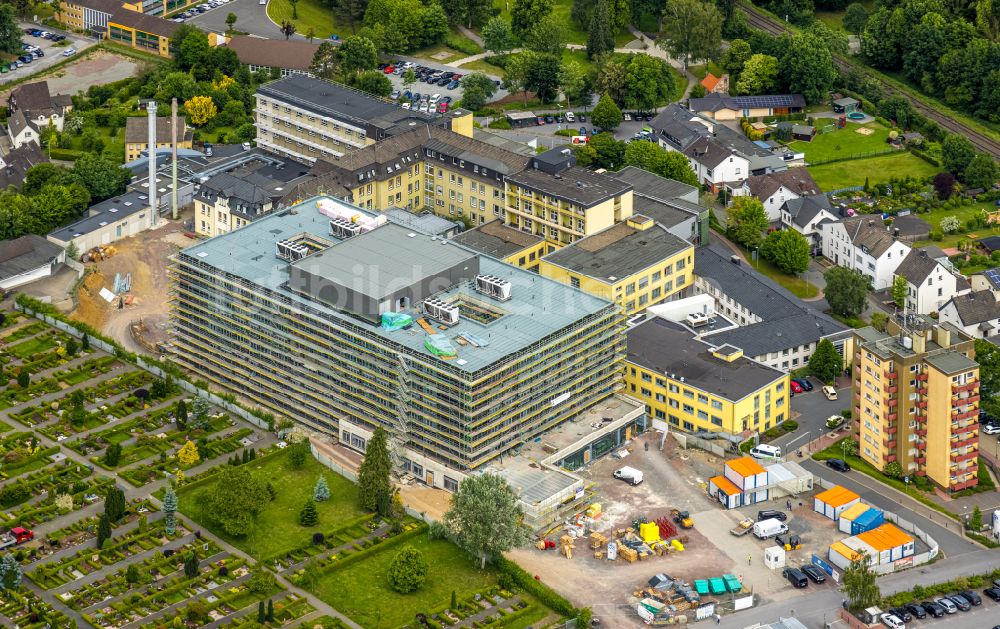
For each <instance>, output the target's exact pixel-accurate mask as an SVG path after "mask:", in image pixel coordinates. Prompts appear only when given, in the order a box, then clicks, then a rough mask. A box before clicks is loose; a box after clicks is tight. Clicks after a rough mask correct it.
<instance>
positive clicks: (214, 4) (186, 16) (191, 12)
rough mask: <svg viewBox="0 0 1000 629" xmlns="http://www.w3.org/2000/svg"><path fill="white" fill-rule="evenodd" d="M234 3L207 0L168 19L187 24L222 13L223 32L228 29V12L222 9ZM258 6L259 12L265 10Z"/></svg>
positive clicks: (223, 0)
mask: <svg viewBox="0 0 1000 629" xmlns="http://www.w3.org/2000/svg"><path fill="white" fill-rule="evenodd" d="M234 1H235V0H208V1H207V2H203V3H202V4H199V5H196V6H193V7H190V8H188V9H186V10H184V11H183V12H181V13H178V14H177V15H175V16H173V17H172V18H170V19H171V20H173V21H174V22H187V21H188V20H194V19H195V18H197V17H201V16H203V15H208V14H209V13H215V12H218V11H222V16H221V17H222V24H223V30H226V29H228V28H229V26H228V25H227V24H226V16H227V15H229V13H230V11H225V10H224V9H225V8H226V7H227V6H228V5H230V4H231V3H233V2H234ZM234 6H235V5H234ZM259 6H260V10H261V11H264V9H265V8H266V5H259ZM215 17H219V16H215Z"/></svg>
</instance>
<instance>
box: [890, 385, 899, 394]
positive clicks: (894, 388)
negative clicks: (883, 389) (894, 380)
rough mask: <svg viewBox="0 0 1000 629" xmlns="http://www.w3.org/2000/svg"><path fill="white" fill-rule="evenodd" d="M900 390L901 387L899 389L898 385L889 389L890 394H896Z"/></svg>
mask: <svg viewBox="0 0 1000 629" xmlns="http://www.w3.org/2000/svg"><path fill="white" fill-rule="evenodd" d="M898 390H899V387H897V386H896V385H892V386H891V387H889V393H895V392H896V391H898Z"/></svg>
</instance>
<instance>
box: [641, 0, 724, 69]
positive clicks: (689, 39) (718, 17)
mask: <svg viewBox="0 0 1000 629" xmlns="http://www.w3.org/2000/svg"><path fill="white" fill-rule="evenodd" d="M656 43H657V45H658V46H660V47H661V48H663V49H664V50H666V51H667V52H669V53H670V54H671V55H673V56H674V57H677V58H679V59H681V60H682V61H683V63H684V68H685V69H686V68H687V65H688V62H689V61H690V60H692V59H694V60H699V59H712V58H715V56H716V55H717V54H718V52H719V45H720V44H721V43H722V14H721V13H719V10H718V9H716V8H715V6H714V5H712V4H709V3H708V2H703V1H702V0H674V1H672V2H668V3H667V6H666V9H665V10H664V12H663V36H662V37H661V38H660V39H659V40H657V42H656Z"/></svg>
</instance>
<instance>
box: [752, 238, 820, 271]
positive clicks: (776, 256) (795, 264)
mask: <svg viewBox="0 0 1000 629" xmlns="http://www.w3.org/2000/svg"><path fill="white" fill-rule="evenodd" d="M760 253H761V255H762V256H764V258H765V259H767V260H770V261H771V262H773V263H774V266H776V267H778V268H779V269H781V270H782V271H784V272H785V273H790V274H796V273H803V272H805V270H806V269H808V268H809V241H808V240H806V238H805V236H803V235H802V234H800V233H799V232H797V231H795V230H794V229H782V230H778V231H774V232H771V233H770V234H768V235H767V238H765V239H764V243H763V244H762V245H761V249H760Z"/></svg>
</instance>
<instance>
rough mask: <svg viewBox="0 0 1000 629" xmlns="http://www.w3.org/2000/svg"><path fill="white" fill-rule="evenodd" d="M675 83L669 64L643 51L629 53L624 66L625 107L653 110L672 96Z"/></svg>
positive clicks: (671, 98)
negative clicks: (626, 63)
mask: <svg viewBox="0 0 1000 629" xmlns="http://www.w3.org/2000/svg"><path fill="white" fill-rule="evenodd" d="M675 90H676V85H675V82H674V75H673V73H672V72H671V71H670V66H669V65H668V64H667V62H666V61H665V60H663V59H657V58H656V57H651V56H650V55H647V54H645V53H636V54H633V55H629V61H628V65H627V66H626V68H625V107H627V108H629V109H637V110H639V111H653V110H654V109H655V108H656V107H659V106H660V105H663V104H664V103H667V102H669V101H671V100H673V97H674V91H675Z"/></svg>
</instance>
